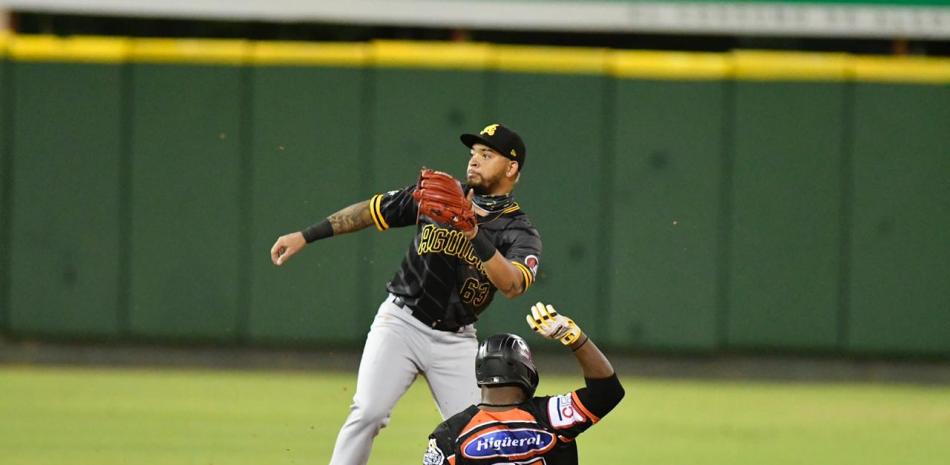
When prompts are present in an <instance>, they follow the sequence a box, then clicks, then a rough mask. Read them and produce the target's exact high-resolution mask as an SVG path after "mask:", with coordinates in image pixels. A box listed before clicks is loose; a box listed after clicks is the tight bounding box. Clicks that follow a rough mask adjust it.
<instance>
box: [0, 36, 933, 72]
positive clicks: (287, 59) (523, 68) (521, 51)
mask: <svg viewBox="0 0 950 465" xmlns="http://www.w3.org/2000/svg"><path fill="white" fill-rule="evenodd" d="M3 53H6V54H7V55H8V56H10V57H11V58H12V59H13V60H15V61H65V62H101V63H123V62H128V61H133V62H157V63H171V64H176V63H178V64H213V65H214V64H218V65H220V64H224V65H243V64H254V65H260V66H266V65H299V66H354V67H368V66H378V67H384V68H385V67H402V68H410V69H457V70H468V71H482V70H486V71H490V70H499V71H505V72H524V73H564V74H581V75H607V76H613V77H616V78H620V79H658V80H721V79H737V80H741V81H763V80H764V81H769V80H773V81H775V80H777V81H824V82H841V81H858V82H861V81H866V82H892V83H899V82H906V83H911V84H922V83H932V84H950V59H948V58H934V57H891V56H855V55H847V54H841V53H787V52H768V51H736V52H731V53H687V52H661V51H622V50H608V49H599V48H579V47H534V46H530V47H529V46H510V45H491V44H486V43H464V42H409V41H375V42H365V43H322V42H321V43H316V42H265V41H261V42H252V41H242V40H207V39H195V40H192V39H130V38H125V37H90V36H86V37H83V36H76V37H69V38H62V37H56V36H49V35H46V36H44V35H15V34H7V33H0V54H3Z"/></svg>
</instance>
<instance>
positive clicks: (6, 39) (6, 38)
mask: <svg viewBox="0 0 950 465" xmlns="http://www.w3.org/2000/svg"><path fill="white" fill-rule="evenodd" d="M9 45H10V33H9V32H7V31H0V56H4V55H6V54H7V46H9Z"/></svg>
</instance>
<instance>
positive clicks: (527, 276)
mask: <svg viewBox="0 0 950 465" xmlns="http://www.w3.org/2000/svg"><path fill="white" fill-rule="evenodd" d="M511 263H514V264H515V267H517V268H518V270H520V271H521V274H522V275H524V289H525V290H528V287H530V286H531V284H533V283H534V275H533V274H532V273H531V270H529V269H528V267H527V266H525V265H524V264H523V263H521V262H516V261H512V262H511Z"/></svg>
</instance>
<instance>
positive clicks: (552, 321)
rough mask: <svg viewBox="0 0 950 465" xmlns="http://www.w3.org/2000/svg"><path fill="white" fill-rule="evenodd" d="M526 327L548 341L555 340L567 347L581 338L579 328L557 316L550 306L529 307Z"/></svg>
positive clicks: (565, 318) (566, 319) (537, 304)
mask: <svg viewBox="0 0 950 465" xmlns="http://www.w3.org/2000/svg"><path fill="white" fill-rule="evenodd" d="M525 318H526V319H527V320H528V326H530V327H531V329H533V330H534V331H535V332H536V333H538V334H540V335H541V336H544V337H546V338H548V339H557V340H560V341H561V344H564V345H566V346H569V345H571V344H573V343H574V342H575V341H577V339H578V338H580V337H581V328H580V327H579V326H577V324H576V323H574V320H572V319H570V318H568V317H566V316H564V315H559V314H558V313H557V310H555V309H554V306H552V305H544V304H543V303H541V302H538V303H536V304H534V306H533V307H531V314H530V315H527V316H526V317H525Z"/></svg>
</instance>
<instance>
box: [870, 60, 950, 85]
mask: <svg viewBox="0 0 950 465" xmlns="http://www.w3.org/2000/svg"><path fill="white" fill-rule="evenodd" d="M852 64H853V70H854V78H855V79H856V80H858V81H870V82H908V83H934V84H940V83H943V84H947V83H950V59H933V58H914V57H903V58H891V57H888V58H884V57H855V58H853V59H852Z"/></svg>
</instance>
